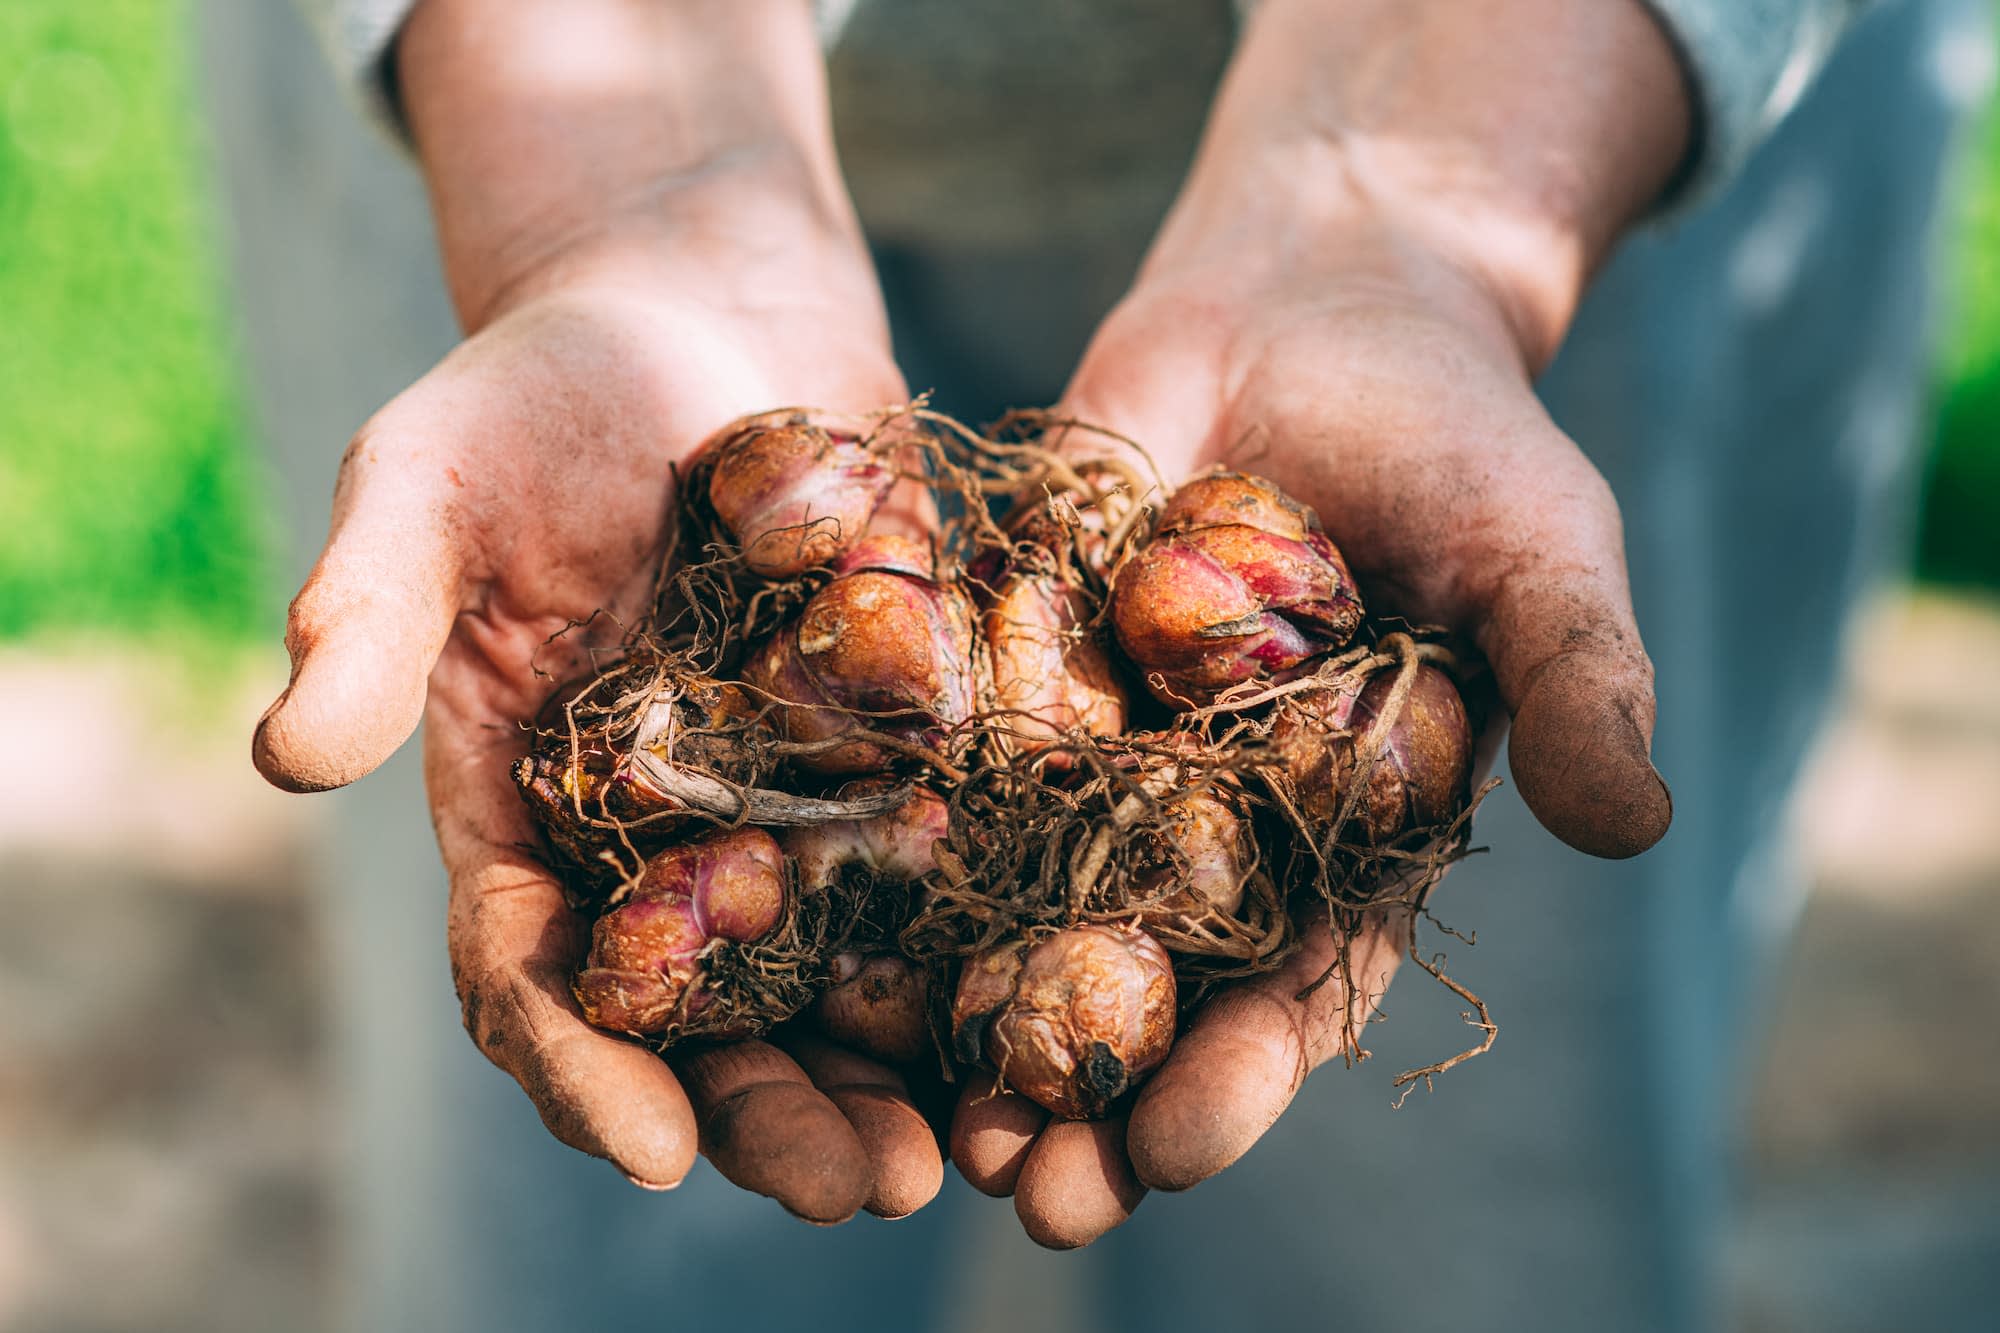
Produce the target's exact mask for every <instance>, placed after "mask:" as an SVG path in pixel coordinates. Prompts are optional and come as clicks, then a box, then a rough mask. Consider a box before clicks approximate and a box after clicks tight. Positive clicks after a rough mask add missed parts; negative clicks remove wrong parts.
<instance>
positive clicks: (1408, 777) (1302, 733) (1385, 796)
mask: <svg viewBox="0 0 2000 1333" xmlns="http://www.w3.org/2000/svg"><path fill="white" fill-rule="evenodd" d="M1397 675H1398V672H1397V671H1396V670H1395V669H1390V670H1385V671H1380V672H1377V673H1376V674H1374V675H1373V676H1370V677H1369V678H1368V680H1367V682H1366V683H1365V684H1363V685H1361V686H1360V687H1359V688H1352V687H1350V688H1327V689H1316V690H1306V691H1303V692H1301V693H1299V694H1295V695H1291V696H1289V697H1287V698H1285V699H1283V700H1281V701H1279V703H1278V705H1277V707H1276V709H1275V710H1274V712H1273V715H1272V725H1271V743H1272V746H1273V747H1274V748H1275V749H1276V750H1277V752H1278V754H1279V755H1280V756H1281V757H1282V759H1283V761H1284V765H1285V770H1286V772H1287V774H1289V776H1290V777H1291V780H1292V786H1293V789H1294V791H1295V792H1296V793H1297V799H1298V803H1299V809H1300V811H1301V812H1302V813H1303V814H1304V815H1305V816H1306V817H1307V818H1309V819H1312V820H1315V821H1318V822H1320V823H1322V824H1331V823H1332V822H1333V821H1334V820H1335V819H1337V818H1338V817H1339V814H1340V811H1341V808H1342V806H1343V805H1344V804H1345V803H1346V802H1347V800H1348V798H1349V794H1350V793H1352V792H1354V791H1355V789H1356V784H1357V783H1358V782H1359V780H1360V761H1361V759H1362V757H1363V752H1364V751H1365V750H1366V749H1367V748H1368V747H1369V745H1370V744H1371V742H1375V741H1378V740H1379V743H1380V750H1379V753H1378V755H1377V758H1376V760H1375V762H1374V766H1373V767H1372V768H1371V769H1370V770H1369V773H1368V780H1367V785H1366V786H1365V787H1364V788H1361V790H1360V795H1359V798H1358V800H1357V801H1356V804H1355V807H1354V812H1353V818H1352V819H1351V820H1350V822H1349V823H1348V824H1347V825H1346V827H1345V828H1344V829H1343V831H1342V836H1343V837H1344V838H1346V839H1348V840H1351V841H1365V842H1372V843H1377V844H1381V843H1388V842H1393V841H1394V840H1396V839H1397V838H1399V837H1401V836H1403V835H1404V834H1405V833H1408V832H1410V831H1412V830H1415V829H1428V828H1434V827H1436V826H1438V825H1440V824H1444V823H1447V822H1448V821H1450V820H1452V819H1454V818H1456V817H1457V816H1458V813H1459V812H1460V811H1461V810H1462V809H1464V808H1465V803H1466V801H1467V799H1468V797H1469V795H1470V790H1469V789H1470V786H1471V781H1472V724H1471V721H1470V719H1469V718H1468V717H1467V716H1466V712H1465V701H1464V700H1463V699H1462V698H1461V697H1460V696H1459V693H1458V687H1457V686H1456V685H1455V684H1453V683H1452V679H1451V677H1450V676H1449V675H1447V674H1446V673H1445V672H1443V671H1440V670H1439V669H1438V668H1436V667H1434V666H1430V665H1428V664H1426V665H1423V666H1419V667H1418V668H1417V670H1416V677H1415V679H1414V680H1413V681H1411V684H1410V693H1409V695H1408V697H1407V699H1406V700H1405V701H1404V705H1403V708H1402V710H1401V711H1400V712H1398V713H1397V714H1396V715H1395V716H1394V717H1393V718H1391V717H1387V716H1386V714H1385V710H1386V709H1387V707H1388V704H1389V700H1390V695H1391V694H1392V693H1393V692H1394V690H1395V686H1396V677H1397Z"/></svg>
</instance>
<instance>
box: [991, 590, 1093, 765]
mask: <svg viewBox="0 0 2000 1333" xmlns="http://www.w3.org/2000/svg"><path fill="white" fill-rule="evenodd" d="M1088 619H1089V607H1088V604H1087V603H1086V601H1085V599H1084V596H1083V594H1082V593H1081V592H1080V591H1078V590H1077V589H1075V588H1072V587H1069V586H1068V585H1066V584H1064V583H1063V582H1061V580H1060V579H1058V578H1057V576H1056V575H1054V574H1052V573H1023V574H1016V575H1014V576H1012V577H1010V578H1008V579H1007V580H1006V581H1005V583H1004V584H1003V585H1002V586H1001V589H1000V592H999V595H998V596H997V597H996V598H995V599H994V602H993V605H992V606H990V607H989V608H987V611H986V613H985V615H984V616H983V617H981V626H982V628H983V629H984V630H985V633H986V647H987V651H988V653H989V654H990V660H991V662H992V664H993V702H994V706H995V707H996V708H999V709H1003V710H1005V711H1006V712H1007V713H1008V714H1009V716H1007V717H1004V718H1003V719H1002V720H1001V725H1003V726H1004V727H1006V728H1007V729H1008V730H1009V731H1010V732H1011V733H1012V740H1013V742H1014V743H1015V744H1016V745H1018V746H1020V747H1021V748H1023V749H1029V750H1031V749H1033V748H1034V747H1035V745H1036V744H1037V742H1043V741H1048V740H1052V739H1054V738H1056V737H1058V736H1061V735H1063V734H1065V733H1082V734H1084V735H1089V736H1116V735H1118V734H1120V733H1121V732H1123V731H1124V730H1125V689H1124V687H1123V686H1122V685H1120V684H1119V683H1118V677H1117V674H1116V672H1115V671H1113V669H1112V666H1111V657H1110V654H1108V653H1107V652H1106V651H1105V649H1104V645H1103V644H1102V643H1100V642H1099V641H1098V640H1097V639H1096V637H1095V636H1093V635H1092V634H1091V633H1089V632H1088V631H1086V630H1083V629H1080V628H1079V627H1080V626H1081V625H1082V624H1083V623H1084V622H1085V621H1087V620H1088Z"/></svg>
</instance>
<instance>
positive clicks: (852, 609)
mask: <svg viewBox="0 0 2000 1333" xmlns="http://www.w3.org/2000/svg"><path fill="white" fill-rule="evenodd" d="M835 570H836V577H835V578H834V579H833V581H832V582H830V583H828V584H827V585H826V587H824V588H822V589H820V590H819V592H817V593H815V594H814V595H813V597H812V598H811V599H810V600H809V601H808V602H807V603H806V605H805V609H804V610H803V611H802V612H801V613H800V614H799V617H798V619H797V620H795V621H793V622H791V623H790V624H788V625H786V626H784V627H783V628H781V629H780V630H779V631H778V632H777V633H776V634H774V635H772V637H771V638H770V639H769V640H768V641H767V642H766V643H765V644H764V645H763V647H762V648H760V649H758V650H757V651H756V652H754V653H752V654H751V656H750V659H749V660H748V661H747V662H746V663H745V664H744V667H743V675H744V679H745V681H747V682H748V683H749V684H750V685H752V686H754V687H755V688H757V689H758V690H761V691H763V692H765V693H767V694H769V695H770V696H771V697H772V698H774V699H777V700H779V701H781V702H782V703H783V704H785V705H787V706H785V707H781V708H780V709H778V710H777V711H778V722H779V725H780V727H781V728H782V730H783V731H784V733H785V737H786V739H787V740H789V741H792V742H794V743H798V744H815V743H818V744H821V745H822V747H823V748H819V749H817V750H814V751H811V752H808V753H802V754H795V755H794V756H793V757H792V760H791V762H792V763H793V764H794V765H795V766H797V767H798V768H799V769H801V770H803V771H805V772H808V773H820V774H841V773H876V772H882V771H884V770H886V769H888V768H890V767H892V766H893V765H894V764H895V763H896V762H897V761H898V758H899V752H898V751H897V750H895V749H894V748H892V747H889V746H884V745H880V744H877V743H875V742H872V741H869V740H866V739H857V740H854V741H850V742H846V743H838V744H826V743H828V742H834V741H837V739H838V738H839V737H840V736H842V735H844V734H845V733H848V732H850V731H854V730H857V729H861V730H869V731H879V732H883V733H885V734H887V735H889V736H893V737H896V738H898V739H901V740H904V741H907V742H909V743H910V744H912V745H916V746H919V747H924V748H928V749H930V750H933V751H940V752H941V751H944V750H946V749H948V748H949V747H950V746H951V745H952V744H953V741H954V732H955V730H956V729H957V728H959V727H960V726H961V725H962V724H963V723H964V722H965V721H966V720H967V719H968V718H970V717H971V716H972V714H973V710H974V708H975V707H976V706H977V697H978V688H977V677H976V672H975V669H974V662H973V653H974V651H975V648H974V643H973V617H972V604H971V601H970V600H969V599H968V598H967V596H966V595H965V593H964V592H963V590H961V589H960V588H959V587H958V586H957V584H956V583H955V582H954V583H940V582H938V581H937V580H936V579H935V578H934V577H932V564H931V558H930V553H929V551H928V550H927V549H926V548H924V547H923V546H921V545H920V544H918V543H916V542H914V541H911V540H909V539H907V538H902V537H894V536H879V535H878V536H871V537H869V538H868V539H867V540H866V541H865V542H862V543H861V544H860V545H859V546H857V547H856V548H855V549H854V550H852V551H849V552H848V553H847V554H846V555H845V556H844V557H842V559H841V560H840V561H839V562H838V563H837V564H836V565H835Z"/></svg>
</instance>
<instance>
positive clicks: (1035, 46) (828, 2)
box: [298, 0, 1871, 240]
mask: <svg viewBox="0 0 2000 1333" xmlns="http://www.w3.org/2000/svg"><path fill="white" fill-rule="evenodd" d="M1258 2H1259V0H1180V2H1178V3H1174V4H1161V3H1160V2H1159V0H1091V2H1090V3H1087V4H1078V3H1076V0H953V3H951V4H949V5H940V4H936V3H934V2H931V0H817V8H818V10H819V22H820V30H821V33H822V35H823V36H824V38H825V40H826V42H827V44H828V47H829V49H830V50H831V51H832V52H833V53H834V55H835V57H836V59H837V60H842V59H844V60H846V61H847V62H848V63H849V64H850V65H851V66H859V67H865V68H866V69H867V70H868V77H865V78H857V79H856V80H855V81H854V82H853V84H852V85H851V86H850V87H849V88H847V89H841V88H840V87H839V86H838V79H839V68H838V66H837V67H836V90H835V96H836V101H844V102H845V103H846V106H845V110H846V112H847V114H846V115H844V116H842V117H840V119H841V120H842V121H843V122H846V123H850V124H852V123H854V122H857V121H860V120H862V119H866V120H867V121H868V122H869V123H870V124H871V126H875V127H877V128H878V129H879V128H887V129H889V130H890V131H891V132H892V133H899V134H901V133H908V132H909V131H910V130H912V129H921V130H922V131H923V132H924V133H925V135H926V136H927V137H928V138H930V139H931V140H932V141H933V142H941V143H945V144H950V143H953V142H959V143H964V142H966V141H967V140H968V139H973V140H976V139H978V138H980V137H982V132H983V131H985V130H987V129H988V128H989V127H991V126H993V125H995V124H997V123H1000V122H1003V121H1004V122H1008V123H1011V124H1012V125H1014V126H1016V127H1018V131H1019V132H1018V133H1016V134H1015V135H1013V136H1012V137H1013V138H1014V139H1015V140H1016V141H1017V142H1022V143H1039V144H1041V145H1042V146H1043V148H1044V150H1046V148H1047V146H1048V145H1049V144H1050V143H1051V141H1052V140H1054V141H1056V144H1057V147H1056V152H1055V154H1054V157H1053V162H1051V160H1050V155H1049V154H1048V153H1047V152H1046V151H1044V152H1043V153H1042V155H1041V156H1040V158H1039V159H1038V161H1039V165H1040V168H1041V171H1042V174H1043V175H1044V177H1046V178H1049V179H1053V180H1059V181H1061V182H1062V183H1064V184H1066V185H1067V186H1068V187H1069V188H1068V189H1066V190H1063V191H1060V192H1057V195H1058V197H1060V198H1064V199H1068V200H1071V201H1073V203H1074V201H1077V200H1079V199H1081V201H1082V202H1083V204H1084V206H1086V207H1089V208H1093V209H1094V208H1098V207H1103V206H1105V204H1106V202H1107V200H1110V199H1113V198H1114V197H1115V196H1117V195H1119V194H1120V193H1121V191H1124V190H1127V189H1131V190H1135V191H1136V192H1137V193H1139V194H1141V195H1143V194H1145V193H1146V190H1145V182H1144V181H1143V180H1142V179H1139V177H1142V176H1144V175H1145V172H1144V170H1143V167H1144V165H1145V164H1144V161H1143V159H1144V158H1145V157H1146V156H1148V154H1147V151H1146V150H1147V149H1148V148H1157V147H1160V146H1164V145H1170V144H1174V143H1175V142H1176V136H1175V134H1174V130H1175V128H1176V126H1177V123H1178V122H1181V121H1184V120H1185V118H1186V110H1185V107H1186V105H1187V103H1188V101H1189V99H1187V98H1185V97H1183V96H1181V94H1182V93H1183V92H1184V91H1185V90H1186V88H1187V87H1188V86H1189V85H1190V83H1192V82H1198V81H1200V80H1201V79H1202V77H1203V75H1204V74H1205V73H1207V74H1210V75H1212V72H1213V70H1212V68H1210V67H1212V66H1214V65H1215V64H1216V63H1217V62H1218V61H1219V60H1220V59H1221V57H1222V56H1223V55H1224V54H1226V52H1227V48H1228V43H1229V41H1230V38H1231V29H1232V25H1233V22H1234V20H1235V19H1236V18H1237V17H1238V16H1240V15H1243V14H1247V13H1248V12H1249V11H1250V10H1251V9H1254V8H1255V7H1256V5H1257V3H1258ZM1641 2H1642V3H1644V4H1646V5H1647V6H1648V7H1649V8H1650V9H1651V10H1652V12H1653V13H1654V15H1655V16H1657V17H1658V19H1659V20H1660V23H1661V26H1662V27H1663V28H1665V29H1666V32H1667V34H1668V36H1669V38H1670V39H1671V40H1672V41H1673V43H1674V46H1675V49H1676V50H1677V51H1678V53H1679V54H1680V56H1681V60H1682V63H1683V65H1684V66H1685V68H1686V72H1687V76H1688V82H1689V86H1690V88H1691V90H1692V91H1693V93H1694V101H1695V106H1696V123H1697V143H1698V149H1697V152H1696V153H1695V154H1694V156H1693V158H1692V159H1691V164H1690V170H1689V172H1688V175H1687V177H1686V179H1685V180H1684V182H1683V188H1682V189H1681V191H1680V192H1679V198H1678V199H1677V201H1676V202H1677V204H1678V205H1682V206H1684V205H1685V204H1688V203H1692V202H1697V201H1699V200H1702V199H1705V198H1707V197H1708V196H1709V195H1710V194H1712V193H1713V192H1714V191H1715V190H1716V189H1719V188H1720V187H1721V185H1722V184H1723V183H1724V182H1726V181H1727V180H1728V179H1730V178H1731V177H1732V176H1733V175H1734V174H1735V173H1736V171H1737V170H1738V169H1739V168H1740V167H1741V166H1742V164H1743V162H1744V161H1745V159H1747V158H1748V157H1749V155H1750V153H1751V152H1752V151H1753V150H1754V149H1755V148H1756V146H1757V145H1758V144H1759V143H1760V142H1762V140H1763V138H1764V136H1765V135H1767V134H1769V133H1770V131H1771V129H1772V127H1773V126H1775V125H1776V124H1777V122H1778V121H1779V120H1780V119H1781V118H1782V117H1783V116H1784V114H1785V113H1786V112H1787V111H1789V110H1790V109H1791V108H1792V106H1793V105H1794V104H1795V103H1796V102H1797V101H1798V99H1799V97H1800V95H1801V94H1802V93H1803V92H1804V91H1805V88H1806V86H1807V84H1808V83H1810V81H1811V79H1812V77H1813V75H1814V74H1815V73H1816V72H1817V71H1818V69H1819V67H1820V66H1821V65H1822V64H1823V63H1824V62H1825V60H1826V57H1827V55H1828V53H1829V52H1830V51H1831V50H1832V49H1833V45H1834V43H1835V42H1836V41H1837V40H1838V39H1839V37H1840V34H1841V33H1842V32H1843V31H1844V30H1845V28H1846V27H1847V25H1848V23H1849V22H1850V21H1851V20H1852V19H1853V17H1854V15H1855V14H1856V12H1857V11H1859V10H1861V9H1864V8H1866V7H1867V6H1868V5H1869V4H1870V3H1871V0H1641ZM298 3H299V4H300V5H301V7H302V8H303V9H304V10H305V11H306V13H307V15H308V16H309V17H310V18H311V19H312V21H313V24H314V27H315V29H316V30H317V31H318V33H319V36H320V41H321V44H322V46H323V47H324V49H325V51H326V53H327V56H328V58H329V59H330V60H331V61H332V62H333V64H334V67H335V69H336V70H337V71H338V73H339V75H340V77H341V80H342V83H343V85H344V86H346V87H347V88H348V89H349V90H350V91H351V93H352V94H353V95H354V96H355V97H356V98H357V99H358V100H359V102H360V104H361V105H362V107H363V108H364V109H365V110H366V111H367V113H368V114H369V115H370V116H372V117H374V118H375V119H376V120H377V121H378V122H379V123H381V124H382V125H384V126H385V127H387V128H389V129H390V130H391V131H392V132H395V131H396V129H397V122H396V112H395V106H394V77H393V71H392V69H391V68H390V66H389V65H388V63H387V62H386V61H385V56H386V54H387V53H388V51H389V49H390V47H391V44H392V43H393V41H394V39H395V35H396V32H397V30H398V29H399V28H401V26H402V23H403V20H404V19H405V18H406V17H407V16H408V14H409V12H410V10H411V9H412V8H414V7H415V4H416V0H298ZM1055 52H1061V53H1063V54H1062V58H1061V59H1060V60H1058V59H1054V58H1052V53H1055ZM1078 66H1082V67H1085V68H1088V69H1090V71H1091V77H1090V82H1091V83H1092V84H1093V85H1094V90H1095V91H1097V92H1100V93H1101V92H1104V91H1106V90H1105V87H1104V85H1105V83H1106V81H1107V80H1108V81H1110V82H1111V83H1112V84H1114V85H1122V86H1120V87H1118V88H1117V90H1116V95H1114V96H1104V97H1099V98H1098V99H1097V100H1096V102H1095V104H1094V110H1093V114H1092V116H1091V117H1090V118H1089V119H1087V120H1078V119H1077V118H1076V117H1075V116H1073V115H1070V114H1068V113H1067V111H1066V109H1065V108H1064V107H1063V106H1062V105H1061V103H1062V101H1063V100H1064V99H1063V90H1062V87H1061V80H1062V79H1063V78H1064V77H1066V71H1067V70H1070V69H1075V68H1077V67H1078ZM1038 92H1039V93H1040V94H1041V95H1036V94H1037V93H1038ZM1197 105H1198V104H1197ZM915 108H922V111H921V112H920V113H917V114H916V115H914V116H913V115H912V114H911V113H912V111H913V110H914V109H915ZM1177 113H1178V114H1177ZM1161 115H1164V116H1165V117H1166V119H1165V121H1164V122H1162V121H1161V120H1160V119H1158V117H1160V116H1161ZM912 121H917V122H920V124H914V125H913V124H911V123H909V122H912ZM871 141H873V138H872V136H870V135H868V134H866V133H864V134H862V135H861V136H860V142H863V143H869V142H871ZM1066 145H1067V146H1068V149H1069V150H1068V151H1065V146H1066ZM1082 148H1087V149H1088V150H1089V151H1087V152H1086V151H1077V150H1078V149H1082ZM1107 149H1110V150H1112V151H1109V152H1107V151H1106V150H1107ZM1135 157H1136V158H1137V159H1138V160H1139V162H1138V165H1139V166H1140V167H1141V170H1140V171H1137V172H1133V171H1130V170H1129V168H1130V166H1131V165H1132V164H1133V162H1134V159H1135ZM1114 164H1115V165H1114ZM926 165H927V168H928V169H927V170H926V171H924V172H917V173H911V174H910V175H909V176H908V177H907V178H905V179H903V180H901V181H899V186H900V188H901V189H902V190H903V191H904V192H905V193H906V194H909V195H914V196H916V197H914V198H909V199H905V200H900V201H899V202H898V210H899V211H909V212H916V213H918V214H919V215H921V212H922V209H923V207H924V205H925V203H926V202H927V201H928V200H930V199H932V198H933V197H936V198H943V199H952V198H955V197H959V196H954V195H952V194H950V193H947V192H946V191H947V189H948V182H941V181H939V180H938V179H937V175H938V172H939V171H940V170H942V171H943V173H944V174H945V175H946V176H948V177H950V176H955V175H957V174H958V172H959V171H961V170H963V171H965V172H967V173H970V172H972V171H974V170H981V171H985V172H988V173H992V174H995V175H998V176H1001V177H1003V178H1006V177H1013V178H1015V179H1018V178H1019V173H1018V172H1014V171H1010V170H1009V169H1008V167H1009V163H1008V162H1007V161H1006V160H1005V157H1004V153H1003V152H996V150H995V148H994V147H993V146H992V145H990V144H989V145H987V146H986V147H985V149H984V150H983V151H980V150H974V151H970V152H966V153H964V154H962V155H960V160H958V161H940V160H939V159H938V157H937V156H936V155H934V154H933V155H930V158H929V161H928V162H927V164H926ZM1065 166H1067V168H1068V169H1067V170H1066V169H1065ZM1108 174H1109V175H1112V176H1116V175H1119V174H1123V175H1126V176H1127V177H1128V179H1125V180H1119V179H1107V175H1108ZM1166 183H1167V184H1168V185H1171V184H1172V177H1168V179H1167V182H1166ZM931 216H932V217H933V218H936V217H937V216H938V214H937V211H936V210H934V209H933V210H932V211H931ZM959 222H960V225H967V224H972V223H974V222H977V223H979V224H980V225H982V226H986V227H991V226H992V225H993V219H992V218H991V216H990V212H989V211H982V212H979V213H976V214H975V213H974V212H972V211H971V210H965V211H964V212H963V215H962V217H961V218H960V220H959ZM1032 225H1035V226H1036V228H1037V230H1036V231H1035V233H1034V234H1036V235H1044V234H1046V228H1047V226H1048V225H1049V223H1048V220H1047V218H1046V216H1042V217H1041V218H1040V219H1039V220H1038V221H1037V222H1036V223H1035V224H1032ZM1056 225H1057V226H1060V222H1059V221H1058V222H1057V223H1056ZM984 234H986V235H989V236H990V235H991V233H990V232H987V233H984ZM1014 239H1016V240H1018V239H1021V238H1020V237H1019V236H1018V235H1017V236H1016V237H1015V238H1014Z"/></svg>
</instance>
